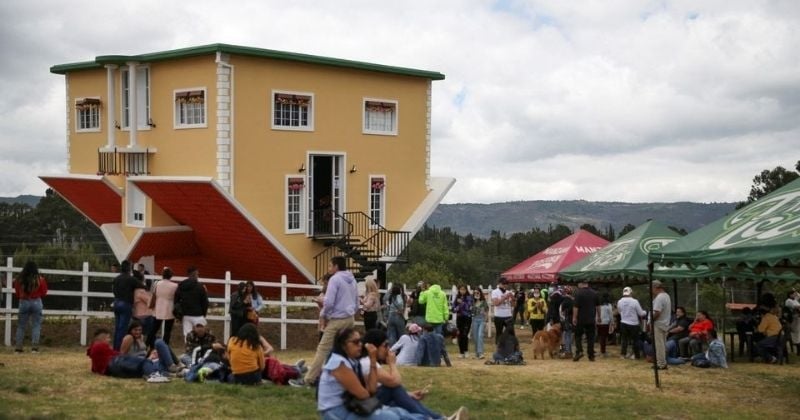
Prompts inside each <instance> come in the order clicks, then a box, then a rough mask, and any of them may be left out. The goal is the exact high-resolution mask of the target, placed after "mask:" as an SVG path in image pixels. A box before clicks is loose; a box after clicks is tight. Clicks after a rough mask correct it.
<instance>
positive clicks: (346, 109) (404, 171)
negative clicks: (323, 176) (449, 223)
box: [232, 57, 428, 272]
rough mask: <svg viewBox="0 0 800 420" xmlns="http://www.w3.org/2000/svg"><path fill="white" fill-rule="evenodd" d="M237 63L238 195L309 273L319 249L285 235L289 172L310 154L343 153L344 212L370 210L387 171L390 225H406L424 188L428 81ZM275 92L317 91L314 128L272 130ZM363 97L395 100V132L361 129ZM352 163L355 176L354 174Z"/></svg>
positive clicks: (290, 65)
mask: <svg viewBox="0 0 800 420" xmlns="http://www.w3.org/2000/svg"><path fill="white" fill-rule="evenodd" d="M232 64H234V66H235V74H234V80H235V99H234V100H235V115H234V118H235V127H236V128H235V130H236V132H235V140H234V162H235V163H234V174H233V177H234V178H233V179H234V189H235V195H236V198H237V200H239V201H240V202H241V203H243V204H244V205H245V207H246V208H247V209H248V210H249V211H250V212H251V213H252V214H253V215H254V216H255V217H256V218H258V219H259V221H260V222H261V223H262V224H263V225H264V226H265V227H266V228H267V229H268V230H269V231H270V232H272V234H273V235H275V236H276V237H278V238H281V239H280V240H281V242H282V243H283V244H284V246H286V247H287V248H288V249H289V250H290V251H291V252H292V253H293V254H294V255H296V256H297V257H298V259H299V260H300V261H301V262H302V263H303V264H306V266H307V267H308V268H309V271H312V272H313V267H312V263H313V259H312V258H311V257H313V255H315V254H316V253H317V252H319V251H320V250H321V247H320V246H319V245H312V246H309V240H308V238H307V237H306V235H304V234H285V233H284V232H285V205H286V201H285V186H284V184H285V176H286V175H292V174H297V173H298V168H299V167H300V165H301V164H305V165H306V166H308V161H307V155H308V153H309V152H321V153H342V154H344V155H345V169H344V173H343V177H344V181H345V183H344V185H345V189H346V192H345V199H346V208H345V210H346V211H362V212H364V213H367V212H368V209H369V202H368V198H369V175H384V176H385V177H386V190H385V194H386V208H387V210H386V223H385V225H386V227H387V228H388V229H399V228H400V227H401V226H402V224H404V223H405V222H406V220H407V219H408V218H409V217H410V215H411V213H412V212H413V211H414V210H415V209H416V208H417V206H418V205H419V203H420V202H421V201H422V200H423V199H424V197H425V195H426V193H427V191H426V188H425V181H426V179H425V177H426V172H425V170H426V167H425V165H426V150H425V147H426V124H427V87H428V80H427V79H422V78H414V77H406V76H395V75H390V74H385V73H375V72H367V71H359V70H351V69H343V68H334V67H323V66H314V65H310V64H299V63H290V62H285V61H276V60H263V59H252V58H249V57H233V58H232ZM273 90H279V91H296V92H308V93H312V94H313V95H314V110H313V112H314V123H313V124H314V130H313V131H310V132H307V131H288V130H273V129H272V128H271V112H272V103H271V97H272V96H271V95H272V91H273ZM364 98H376V99H387V100H396V101H398V134H397V135H396V136H384V135H367V134H363V133H362V127H363V119H362V118H363V115H362V114H363V99H364ZM353 165H356V166H357V169H358V170H357V172H356V173H350V172H349V168H351V167H352V166H353ZM304 204H305V203H304ZM306 210H308V209H307V208H306Z"/></svg>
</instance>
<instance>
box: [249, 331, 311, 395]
mask: <svg viewBox="0 0 800 420" xmlns="http://www.w3.org/2000/svg"><path fill="white" fill-rule="evenodd" d="M259 341H260V342H261V348H262V349H263V350H264V371H263V372H262V375H261V376H262V378H264V379H269V380H270V381H272V382H273V383H274V384H276V385H289V381H290V380H297V379H299V378H300V377H301V376H302V375H305V374H306V372H308V367H306V361H305V360H303V359H300V360H298V361H297V362H295V364H293V365H286V364H283V363H281V361H280V360H278V358H277V357H275V355H274V354H273V352H272V351H273V350H274V349H273V347H272V344H270V343H269V341H267V339H266V338H264V337H263V336H259Z"/></svg>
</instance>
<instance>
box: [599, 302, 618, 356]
mask: <svg viewBox="0 0 800 420" xmlns="http://www.w3.org/2000/svg"><path fill="white" fill-rule="evenodd" d="M612 332H614V313H613V308H612V307H611V296H609V295H608V293H603V296H602V297H601V298H600V316H599V318H598V319H597V337H598V339H599V341H600V354H601V355H603V357H607V356H608V354H606V343H608V335H609V334H610V333H612Z"/></svg>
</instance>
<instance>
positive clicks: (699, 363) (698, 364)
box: [692, 358, 711, 369]
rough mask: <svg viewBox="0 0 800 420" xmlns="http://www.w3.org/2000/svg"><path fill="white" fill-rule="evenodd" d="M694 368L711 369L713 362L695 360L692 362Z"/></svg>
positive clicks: (704, 359) (703, 359)
mask: <svg viewBox="0 0 800 420" xmlns="http://www.w3.org/2000/svg"><path fill="white" fill-rule="evenodd" d="M692 366H694V367H699V368H703V369H705V368H710V367H711V362H710V361H709V360H708V359H706V358H702V359H695V360H692Z"/></svg>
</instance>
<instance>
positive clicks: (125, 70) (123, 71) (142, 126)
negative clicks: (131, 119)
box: [119, 65, 153, 131]
mask: <svg viewBox="0 0 800 420" xmlns="http://www.w3.org/2000/svg"><path fill="white" fill-rule="evenodd" d="M139 70H142V71H143V72H145V73H147V85H145V91H146V92H147V95H146V96H147V97H146V98H138V99H139V100H140V101H141V100H145V101H146V102H145V105H144V110H145V112H146V114H147V117H146V118H144V124H136V130H137V131H147V130H150V128H151V127H150V125H149V124H148V122H149V121H150V120H151V115H152V112H151V108H152V105H153V102H152V92H151V91H152V84H153V83H152V82H153V80H152V79H153V78H152V77H150V66H147V65H140V66H138V67H137V68H136V71H139ZM127 74H128V68H121V69H120V71H119V77H120V81H119V91H120V92H119V99H120V101H119V121H120V130H122V131H130V129H131V128H130V127H129V126H126V125H125V117H126V115H125V101H126V100H128V99H127V98H126V96H125V82H124V80H128V77H127ZM136 80H137V82H136V83H139V82H138V81H139V80H141V79H140V76H139V75H137V76H136ZM140 101H137V106H142V105H139V103H140ZM137 117H138V115H137Z"/></svg>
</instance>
